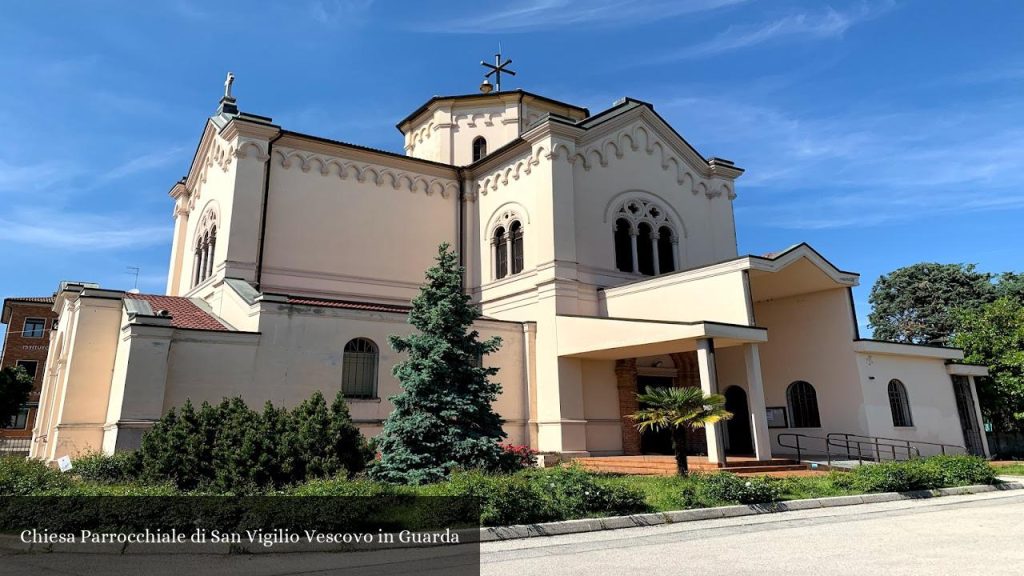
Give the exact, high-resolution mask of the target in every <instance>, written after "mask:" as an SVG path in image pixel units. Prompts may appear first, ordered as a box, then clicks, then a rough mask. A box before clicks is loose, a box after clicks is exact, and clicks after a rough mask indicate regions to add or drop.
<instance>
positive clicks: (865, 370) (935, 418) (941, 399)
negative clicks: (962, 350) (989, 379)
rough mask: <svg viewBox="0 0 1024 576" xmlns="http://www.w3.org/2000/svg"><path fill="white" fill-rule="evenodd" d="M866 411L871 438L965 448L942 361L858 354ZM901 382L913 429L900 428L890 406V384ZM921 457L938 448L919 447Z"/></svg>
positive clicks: (950, 385)
mask: <svg viewBox="0 0 1024 576" xmlns="http://www.w3.org/2000/svg"><path fill="white" fill-rule="evenodd" d="M857 364H858V366H859V368H860V375H861V384H862V386H863V389H864V410H865V413H866V417H867V421H868V430H869V431H870V435H872V436H881V437H884V438H898V439H904V440H917V441H921V442H934V443H939V444H952V445H955V446H965V441H964V435H963V431H962V430H961V429H960V427H959V426H957V425H955V424H958V423H959V415H958V414H957V406H956V397H955V396H954V393H953V382H952V380H951V379H950V377H949V374H948V373H947V372H946V366H945V364H944V363H943V362H942V361H941V360H936V359H932V358H920V357H911V356H895V355H886V354H863V353H860V354H858V355H857ZM893 379H898V380H900V381H901V382H903V385H904V386H905V387H906V389H907V397H908V399H909V401H910V413H911V417H912V420H913V426H910V427H897V426H893V423H892V410H891V409H890V407H889V395H888V386H889V381H890V380H893ZM919 448H920V449H921V452H922V455H924V456H928V455H930V454H936V453H939V451H940V448H939V447H934V446H932V447H929V446H920V447H919Z"/></svg>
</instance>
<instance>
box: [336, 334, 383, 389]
mask: <svg viewBox="0 0 1024 576" xmlns="http://www.w3.org/2000/svg"><path fill="white" fill-rule="evenodd" d="M378 359H379V354H378V353H377V345H376V344H374V343H373V341H372V340H369V339H367V338H353V339H352V340H349V341H348V344H345V354H344V358H342V363H341V393H342V394H344V395H345V398H376V397H377V362H378Z"/></svg>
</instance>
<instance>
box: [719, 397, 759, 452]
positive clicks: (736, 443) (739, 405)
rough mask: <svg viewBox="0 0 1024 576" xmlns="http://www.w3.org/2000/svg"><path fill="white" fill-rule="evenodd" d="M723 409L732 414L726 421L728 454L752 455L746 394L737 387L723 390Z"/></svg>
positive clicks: (752, 447)
mask: <svg viewBox="0 0 1024 576" xmlns="http://www.w3.org/2000/svg"><path fill="white" fill-rule="evenodd" d="M725 409H726V410H728V411H729V412H732V418H730V419H729V420H727V421H726V425H725V428H726V437H725V441H726V445H725V449H726V451H727V452H728V453H729V454H738V455H747V454H753V453H754V445H753V442H752V441H751V437H750V409H749V408H748V407H747V392H746V390H744V389H743V388H740V387H739V386H729V387H728V388H726V389H725Z"/></svg>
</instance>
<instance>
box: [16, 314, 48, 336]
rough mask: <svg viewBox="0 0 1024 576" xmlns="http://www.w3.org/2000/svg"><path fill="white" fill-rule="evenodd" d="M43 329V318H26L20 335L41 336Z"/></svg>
mask: <svg viewBox="0 0 1024 576" xmlns="http://www.w3.org/2000/svg"><path fill="white" fill-rule="evenodd" d="M45 331H46V320H45V319H44V318H26V319H25V327H24V328H22V332H21V335H22V336H24V337H25V338H42V337H43V332H45Z"/></svg>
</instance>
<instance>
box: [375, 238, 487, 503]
mask: <svg viewBox="0 0 1024 576" xmlns="http://www.w3.org/2000/svg"><path fill="white" fill-rule="evenodd" d="M448 248H449V246H448V244H447V243H445V244H442V245H441V246H440V248H439V249H438V254H437V264H436V265H435V266H434V267H432V268H430V269H429V270H428V271H427V283H426V285H425V286H423V288H421V289H420V293H419V295H418V296H417V297H416V298H414V299H413V301H412V311H411V312H410V313H409V323H410V324H412V325H413V326H414V327H415V328H416V332H415V333H413V334H412V335H410V336H408V337H399V336H391V337H390V338H389V341H390V343H391V347H392V348H394V349H395V350H396V351H397V352H406V353H408V358H407V359H406V360H404V361H402V362H400V363H399V364H398V365H396V366H395V369H394V375H395V377H396V378H398V380H399V382H401V384H402V392H400V393H399V394H397V395H396V396H393V397H392V398H391V402H392V403H393V404H394V407H395V409H394V411H393V412H392V413H391V415H390V416H388V419H387V420H386V421H385V423H384V431H383V432H382V433H381V435H380V437H379V438H378V442H377V447H378V450H380V453H381V458H380V460H379V461H378V462H376V463H375V465H374V466H373V468H372V469H371V474H372V476H373V477H374V478H376V479H379V480H384V481H387V482H396V483H405V484H423V483H428V482H436V481H439V480H442V479H444V478H445V477H447V475H448V473H449V472H451V470H453V469H470V468H479V469H485V470H492V469H495V468H496V467H497V466H498V462H499V459H500V458H501V453H502V450H501V446H500V445H499V442H500V441H501V440H502V439H504V438H505V432H504V431H503V430H502V428H501V425H502V422H503V421H502V419H501V417H500V416H498V414H496V413H495V412H494V410H493V408H492V404H493V402H494V401H495V399H497V397H498V394H499V393H500V392H501V386H500V385H499V384H497V383H495V382H491V381H490V378H489V377H491V376H494V375H495V374H497V373H498V369H497V368H485V367H484V366H483V365H482V364H483V362H482V358H483V357H485V356H486V355H487V354H490V353H492V352H494V351H496V350H498V348H499V347H500V346H501V339H500V338H491V339H489V340H486V341H480V339H479V333H477V331H476V330H472V325H473V322H474V321H475V320H476V319H477V318H479V317H480V311H479V309H477V308H476V307H475V306H472V305H470V303H469V296H468V295H466V294H465V293H464V292H463V290H462V275H463V268H462V267H461V266H459V264H458V262H457V260H456V255H455V253H454V252H453V251H450V250H449V249H448Z"/></svg>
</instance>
